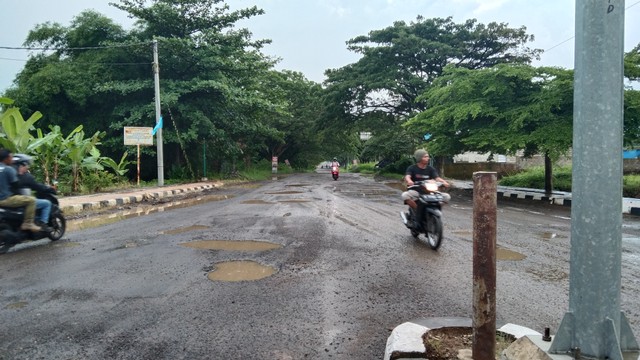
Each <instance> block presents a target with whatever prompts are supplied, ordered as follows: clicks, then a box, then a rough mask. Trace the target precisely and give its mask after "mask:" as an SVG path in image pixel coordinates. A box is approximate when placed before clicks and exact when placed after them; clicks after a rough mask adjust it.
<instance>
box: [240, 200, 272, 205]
mask: <svg viewBox="0 0 640 360" xmlns="http://www.w3.org/2000/svg"><path fill="white" fill-rule="evenodd" d="M241 204H251V205H271V204H273V203H272V202H269V201H264V200H245V201H243V202H241Z"/></svg>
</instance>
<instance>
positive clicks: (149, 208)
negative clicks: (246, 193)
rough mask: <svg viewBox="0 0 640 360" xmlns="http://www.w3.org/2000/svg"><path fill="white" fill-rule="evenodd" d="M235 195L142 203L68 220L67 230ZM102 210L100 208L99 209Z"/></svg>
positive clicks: (81, 228)
mask: <svg viewBox="0 0 640 360" xmlns="http://www.w3.org/2000/svg"><path fill="white" fill-rule="evenodd" d="M232 197H233V195H205V196H202V197H198V198H195V199H187V200H179V201H172V202H168V203H165V204H162V205H158V204H150V205H149V204H140V205H138V206H135V207H134V208H132V209H128V210H123V211H117V212H115V213H110V214H107V215H98V216H92V217H90V218H86V219H73V220H71V219H70V220H67V231H69V232H71V231H76V230H84V229H90V228H94V227H98V226H103V225H109V224H113V223H115V222H118V221H121V220H126V219H131V218H134V217H139V216H144V215H149V214H153V213H156V212H163V211H165V210H172V209H181V208H185V207H189V206H194V205H200V204H204V203H207V202H211V201H221V200H226V199H230V198H232ZM98 211H100V210H98Z"/></svg>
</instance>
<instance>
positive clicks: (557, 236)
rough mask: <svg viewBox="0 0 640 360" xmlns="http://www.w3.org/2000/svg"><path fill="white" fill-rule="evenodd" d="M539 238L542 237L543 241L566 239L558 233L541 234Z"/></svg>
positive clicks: (547, 232)
mask: <svg viewBox="0 0 640 360" xmlns="http://www.w3.org/2000/svg"><path fill="white" fill-rule="evenodd" d="M540 236H541V237H542V239H543V240H551V239H566V238H567V237H566V236H564V235H560V234H558V233H554V232H550V231H546V232H543V233H542V234H541V235H540Z"/></svg>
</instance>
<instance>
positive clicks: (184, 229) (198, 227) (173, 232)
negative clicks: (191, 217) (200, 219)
mask: <svg viewBox="0 0 640 360" xmlns="http://www.w3.org/2000/svg"><path fill="white" fill-rule="evenodd" d="M208 228H209V227H208V226H204V225H193V226H187V227H182V228H177V229H172V230H167V231H163V232H162V233H163V234H165V235H177V234H182V233H185V232H189V231H195V230H206V229H208Z"/></svg>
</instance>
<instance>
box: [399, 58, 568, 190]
mask: <svg viewBox="0 0 640 360" xmlns="http://www.w3.org/2000/svg"><path fill="white" fill-rule="evenodd" d="M572 85H573V72H572V71H569V70H564V69H559V68H548V67H541V68H535V67H532V66H529V65H524V64H521V65H506V64H505V65H496V66H494V67H492V68H486V69H478V70H470V69H466V68H460V67H454V66H449V67H447V68H446V69H445V73H444V74H443V75H442V76H440V77H439V78H438V79H437V80H436V82H435V83H434V85H433V87H432V88H431V89H429V91H427V92H426V93H425V94H424V95H423V97H422V98H421V99H422V100H424V101H425V102H426V103H427V104H429V108H428V109H427V110H425V111H423V112H421V113H420V114H418V115H417V116H415V117H414V118H412V119H411V120H410V121H409V122H407V124H406V126H407V127H408V128H410V129H411V130H412V131H413V132H415V133H417V134H419V133H421V132H423V131H424V129H428V130H429V132H430V133H431V134H432V138H431V140H430V142H429V148H430V150H431V151H432V152H434V153H438V154H447V155H456V154H460V153H463V152H465V151H478V152H489V153H501V154H515V153H516V152H518V151H520V150H524V155H525V156H531V155H534V154H537V153H542V154H544V155H545V160H546V164H547V166H546V173H547V176H546V179H547V182H546V185H545V189H546V190H547V191H548V192H550V191H551V188H552V183H551V178H552V176H551V175H552V174H551V163H552V162H553V161H555V160H557V159H558V157H559V156H560V155H563V154H565V153H567V152H568V151H569V149H570V148H571V141H572V125H573V118H572V116H573V115H572V111H573V86H572Z"/></svg>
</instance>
